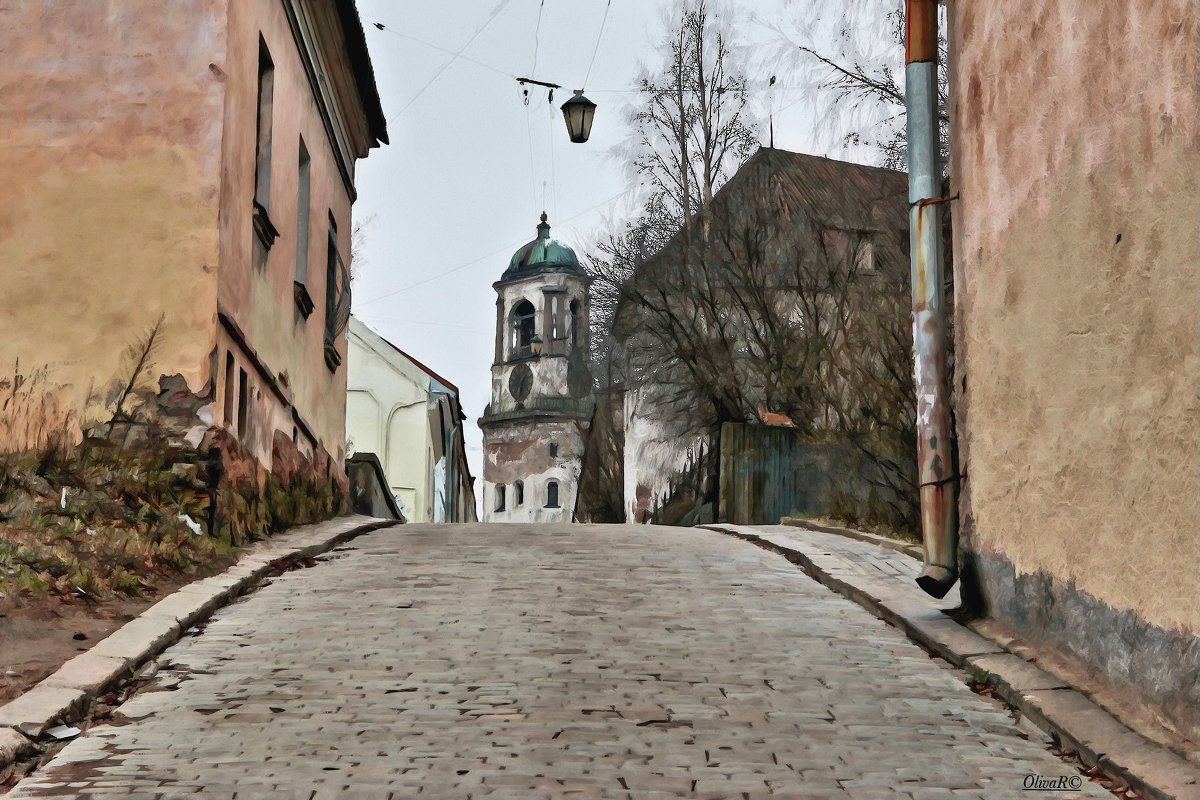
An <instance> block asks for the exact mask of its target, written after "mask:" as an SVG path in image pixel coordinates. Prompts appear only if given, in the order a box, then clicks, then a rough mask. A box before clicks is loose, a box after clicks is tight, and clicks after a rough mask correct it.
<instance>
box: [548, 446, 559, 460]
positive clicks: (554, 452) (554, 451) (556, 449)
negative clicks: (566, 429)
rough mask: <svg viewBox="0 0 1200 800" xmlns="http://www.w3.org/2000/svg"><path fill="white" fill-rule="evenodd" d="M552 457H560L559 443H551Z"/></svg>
mask: <svg viewBox="0 0 1200 800" xmlns="http://www.w3.org/2000/svg"><path fill="white" fill-rule="evenodd" d="M550 457H551V458H557V457H558V445H557V444H551V445H550Z"/></svg>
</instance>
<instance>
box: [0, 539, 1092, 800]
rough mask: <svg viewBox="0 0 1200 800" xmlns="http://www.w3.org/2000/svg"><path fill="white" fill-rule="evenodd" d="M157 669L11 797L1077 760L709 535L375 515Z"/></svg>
mask: <svg viewBox="0 0 1200 800" xmlns="http://www.w3.org/2000/svg"><path fill="white" fill-rule="evenodd" d="M160 664H161V665H162V669H161V671H160V672H159V674H158V676H157V677H156V678H155V680H154V681H153V682H152V683H151V684H150V686H149V687H148V688H147V690H146V691H144V692H142V693H141V694H139V695H138V696H136V697H135V698H133V699H132V700H130V701H129V702H127V703H126V704H125V705H123V706H122V707H121V709H120V712H121V715H122V718H121V719H120V720H119V724H114V725H104V726H97V727H95V728H93V729H92V730H91V731H89V732H88V733H87V734H86V735H84V736H82V737H80V738H79V739H77V740H75V741H73V742H72V743H70V744H69V745H68V746H67V747H66V748H65V749H63V751H62V752H61V753H60V754H59V755H58V756H57V757H56V758H55V759H54V761H52V762H51V763H50V764H49V765H47V766H46V767H45V768H43V769H42V770H41V771H39V772H37V773H35V774H34V775H33V776H31V777H30V778H28V779H26V780H25V781H24V782H22V783H21V784H19V785H18V787H17V788H16V789H15V790H14V791H13V793H12V794H11V795H9V797H11V798H27V797H89V796H92V795H113V796H118V795H119V796H121V797H123V798H128V800H133V799H134V798H142V797H146V798H150V797H162V798H174V797H184V796H187V797H205V798H208V797H211V798H234V797H236V798H239V800H241V799H243V798H258V797H262V798H279V797H284V798H291V797H295V798H306V799H307V798H310V797H316V798H359V797H362V798H388V797H392V798H409V797H432V798H467V797H471V798H479V797H492V798H500V797H507V798H521V799H522V800H527V799H528V798H539V797H544V798H556V797H578V798H591V797H630V798H660V797H662V798H666V797H681V796H684V797H707V798H739V797H744V798H755V797H766V796H779V797H788V798H806V797H812V798H834V797H846V798H863V799H865V798H912V799H913V800H924V799H925V798H941V797H954V798H958V797H962V798H1012V797H1015V796H1019V795H1020V794H1021V789H1022V781H1023V779H1024V778H1025V776H1027V775H1041V776H1047V777H1053V776H1076V775H1077V774H1078V773H1077V772H1075V770H1074V769H1073V768H1072V767H1070V766H1068V765H1065V764H1063V763H1062V762H1061V761H1060V760H1058V759H1057V758H1055V757H1054V756H1052V755H1051V754H1049V753H1048V752H1046V750H1045V749H1044V747H1043V745H1042V743H1041V742H1040V741H1031V740H1029V739H1028V738H1026V735H1025V734H1024V733H1022V731H1021V729H1018V728H1017V727H1016V726H1015V725H1014V723H1013V721H1012V720H1011V718H1010V717H1009V716H1008V715H1007V713H1006V712H1005V711H1004V710H1002V709H1001V708H999V707H997V706H996V705H994V704H993V703H991V702H990V701H988V700H986V699H984V698H982V697H979V696H977V695H975V694H973V693H972V692H971V691H969V689H968V688H967V687H966V686H965V685H963V683H962V681H961V679H960V678H959V677H958V676H957V675H956V674H955V673H954V672H952V671H950V670H948V669H945V668H944V667H942V666H941V665H939V663H938V662H935V661H933V660H931V659H930V658H929V657H928V656H927V655H926V654H925V653H924V652H923V651H921V650H920V649H918V648H917V647H916V646H915V645H913V644H911V643H909V642H908V640H906V639H905V638H904V637H903V636H902V635H901V634H900V633H898V632H897V631H895V630H893V629H891V628H889V627H888V626H887V625H885V624H884V623H883V622H881V621H879V620H877V619H875V618H874V617H872V616H871V615H870V614H868V613H867V612H866V611H864V610H863V609H862V608H860V607H858V606H857V605H855V604H853V603H851V602H849V601H847V600H844V599H842V598H841V597H840V596H837V595H835V594H833V593H831V592H829V591H828V590H827V589H825V588H824V587H822V586H821V585H819V584H817V583H816V582H814V581H812V580H811V579H809V578H808V577H806V576H805V575H804V574H803V573H802V572H800V571H799V570H798V569H797V568H796V567H794V566H793V565H791V564H789V563H788V562H787V561H786V560H784V559H783V558H782V557H780V556H778V555H775V554H773V553H770V552H767V551H765V550H762V549H760V548H758V547H755V546H754V545H752V544H750V543H748V542H745V541H741V540H738V539H736V538H733V537H731V536H727V535H723V534H719V533H715V532H711V531H706V530H696V529H672V528H650V527H640V526H639V527H634V526H570V527H568V526H532V525H508V526H497V525H490V526H436V527H435V526H420V525H407V526H402V527H398V528H390V529H384V530H381V531H377V532H375V533H371V534H368V535H366V536H363V537H361V538H358V539H355V540H353V541H352V542H350V543H349V544H347V545H345V546H343V547H341V548H339V549H338V550H336V551H334V552H332V553H330V554H329V555H328V556H326V557H325V558H323V559H321V560H320V563H318V564H317V566H315V567H313V568H311V569H304V570H299V571H296V572H290V573H286V574H284V575H283V576H281V577H279V578H276V579H274V580H273V583H272V584H271V585H269V586H265V587H263V588H262V589H260V590H259V591H258V592H256V593H254V594H252V595H250V596H249V597H247V598H245V599H243V600H242V601H240V602H238V603H236V604H234V605H233V606H230V607H228V608H226V609H224V610H223V611H220V612H218V613H217V614H216V616H215V617H214V618H213V619H212V620H211V621H210V622H209V624H208V625H207V626H206V628H205V629H204V631H203V633H202V634H201V635H198V636H192V637H186V638H184V639H183V641H181V642H180V643H179V644H178V645H176V646H174V647H172V648H171V649H169V650H168V651H167V652H166V653H165V654H164V656H163V657H162V658H161V659H160ZM1040 795H1041V796H1056V793H1054V792H1042V793H1040ZM1062 796H1072V797H1079V796H1095V797H1107V796H1109V795H1107V794H1106V793H1104V792H1103V791H1102V790H1101V789H1100V788H1099V787H1096V786H1094V785H1093V784H1090V783H1087V782H1084V783H1083V785H1082V790H1081V791H1080V792H1071V793H1064V794H1063V795H1062Z"/></svg>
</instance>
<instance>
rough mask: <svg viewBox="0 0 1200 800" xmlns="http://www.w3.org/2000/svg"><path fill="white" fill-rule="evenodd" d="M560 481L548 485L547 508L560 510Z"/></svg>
mask: <svg viewBox="0 0 1200 800" xmlns="http://www.w3.org/2000/svg"><path fill="white" fill-rule="evenodd" d="M558 507H559V505H558V481H550V482H549V483H547V484H546V508H558Z"/></svg>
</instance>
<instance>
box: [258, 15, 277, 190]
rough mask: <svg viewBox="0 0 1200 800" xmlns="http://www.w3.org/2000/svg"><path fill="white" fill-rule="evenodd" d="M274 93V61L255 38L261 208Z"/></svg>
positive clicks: (267, 173) (268, 161)
mask: <svg viewBox="0 0 1200 800" xmlns="http://www.w3.org/2000/svg"><path fill="white" fill-rule="evenodd" d="M274 95H275V64H274V63H273V62H272V61H271V53H270V51H268V50H267V43H266V42H264V41H263V40H262V37H259V40H258V119H257V121H256V124H255V132H256V136H257V139H258V141H257V144H256V149H255V153H256V157H255V162H254V163H255V169H254V202H255V203H257V204H258V205H260V206H262V208H263V209H264V210H265V209H266V208H268V207H269V206H270V196H271V116H272V115H271V110H272V107H273V106H274V99H275V98H274Z"/></svg>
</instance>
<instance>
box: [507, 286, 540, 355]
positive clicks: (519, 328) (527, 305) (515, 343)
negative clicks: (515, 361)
mask: <svg viewBox="0 0 1200 800" xmlns="http://www.w3.org/2000/svg"><path fill="white" fill-rule="evenodd" d="M535 314H536V311H535V309H534V307H533V303H531V302H529V301H528V300H522V301H521V302H519V303H517V305H516V306H515V307H514V308H513V312H512V348H513V356H514V357H515V358H521V357H524V356H528V355H531V354H532V352H533V351H532V348H531V342H532V341H533V334H534V316H535Z"/></svg>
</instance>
